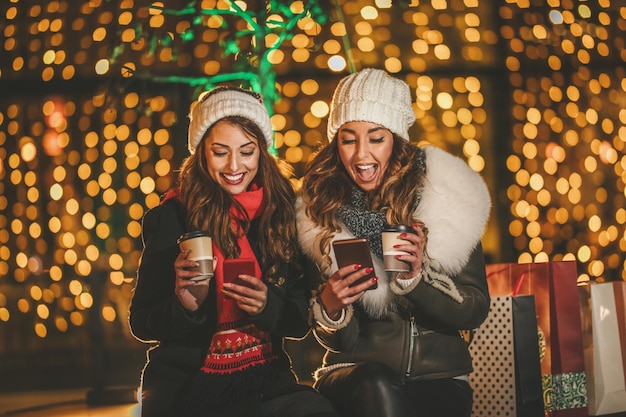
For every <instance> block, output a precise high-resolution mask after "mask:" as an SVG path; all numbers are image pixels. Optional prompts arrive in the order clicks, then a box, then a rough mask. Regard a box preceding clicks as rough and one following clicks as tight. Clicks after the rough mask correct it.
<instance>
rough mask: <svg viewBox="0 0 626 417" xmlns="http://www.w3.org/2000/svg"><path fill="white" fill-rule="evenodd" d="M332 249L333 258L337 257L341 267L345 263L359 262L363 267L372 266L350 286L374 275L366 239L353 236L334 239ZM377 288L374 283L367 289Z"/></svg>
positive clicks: (376, 284)
mask: <svg viewBox="0 0 626 417" xmlns="http://www.w3.org/2000/svg"><path fill="white" fill-rule="evenodd" d="M333 250H334V251H335V259H337V265H338V266H339V268H342V267H344V266H346V265H352V264H360V265H361V266H362V267H363V268H367V267H369V268H372V272H371V273H369V274H367V275H366V276H364V277H363V278H361V279H360V280H358V281H356V282H355V283H353V284H352V285H350V286H351V287H354V286H355V285H358V284H360V283H362V282H364V281H367V280H371V279H372V278H374V277H375V274H374V263H373V262H372V256H371V255H370V245H369V244H368V243H367V240H366V239H363V238H354V239H343V240H335V241H334V242H333ZM376 288H378V283H375V284H374V285H372V286H371V287H369V288H368V290H373V289H376Z"/></svg>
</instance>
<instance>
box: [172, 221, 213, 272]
mask: <svg viewBox="0 0 626 417" xmlns="http://www.w3.org/2000/svg"><path fill="white" fill-rule="evenodd" d="M178 246H179V247H180V250H181V251H183V250H188V251H189V255H187V259H189V260H192V261H196V262H198V264H199V265H198V266H197V267H194V268H188V270H190V271H197V272H199V273H200V275H198V276H197V277H193V278H190V279H191V280H192V281H202V280H205V279H209V278H211V277H213V240H212V239H211V236H209V234H208V233H206V232H200V231H193V232H188V233H185V234H184V235H182V236H181V237H179V238H178Z"/></svg>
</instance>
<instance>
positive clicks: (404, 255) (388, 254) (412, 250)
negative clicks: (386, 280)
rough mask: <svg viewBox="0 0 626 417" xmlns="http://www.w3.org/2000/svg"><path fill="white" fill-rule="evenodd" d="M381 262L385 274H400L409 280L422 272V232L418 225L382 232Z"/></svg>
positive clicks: (394, 227) (423, 238)
mask: <svg viewBox="0 0 626 417" xmlns="http://www.w3.org/2000/svg"><path fill="white" fill-rule="evenodd" d="M382 241H383V260H384V263H385V270H386V271H387V272H400V275H399V276H400V278H405V279H410V278H413V277H416V276H418V275H419V274H420V272H421V271H422V265H423V263H424V241H425V236H424V231H423V230H422V228H421V227H419V226H418V225H413V227H409V226H404V225H398V226H392V227H390V228H387V229H385V230H383V232H382Z"/></svg>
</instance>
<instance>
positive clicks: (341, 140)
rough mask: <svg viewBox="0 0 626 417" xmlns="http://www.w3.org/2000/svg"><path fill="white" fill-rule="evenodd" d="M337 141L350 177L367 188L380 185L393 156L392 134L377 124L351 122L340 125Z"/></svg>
mask: <svg viewBox="0 0 626 417" xmlns="http://www.w3.org/2000/svg"><path fill="white" fill-rule="evenodd" d="M336 140H337V149H338V151H339V159H341V162H342V163H343V166H344V167H345V168H346V171H347V172H348V175H350V178H352V180H353V181H354V182H355V183H356V184H357V185H358V186H359V187H360V188H361V189H362V190H364V191H371V190H373V189H375V188H376V187H378V186H379V185H380V184H381V182H382V179H383V177H384V174H385V172H386V171H387V168H388V166H389V160H390V159H391V154H392V151H393V133H391V131H389V130H388V129H386V128H384V127H383V126H381V125H378V124H376V123H370V122H348V123H344V124H343V125H342V126H341V127H340V128H339V131H338V132H337V139H336Z"/></svg>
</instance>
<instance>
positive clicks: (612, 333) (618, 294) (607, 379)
mask: <svg viewBox="0 0 626 417" xmlns="http://www.w3.org/2000/svg"><path fill="white" fill-rule="evenodd" d="M580 296H581V297H580V301H581V305H582V308H581V311H580V314H581V319H582V322H583V341H584V347H585V368H586V370H587V380H588V384H589V415H590V416H598V415H605V414H609V413H610V414H613V413H621V412H626V282H623V281H620V282H608V283H602V284H596V283H592V284H589V285H586V286H583V287H581V288H580Z"/></svg>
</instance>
